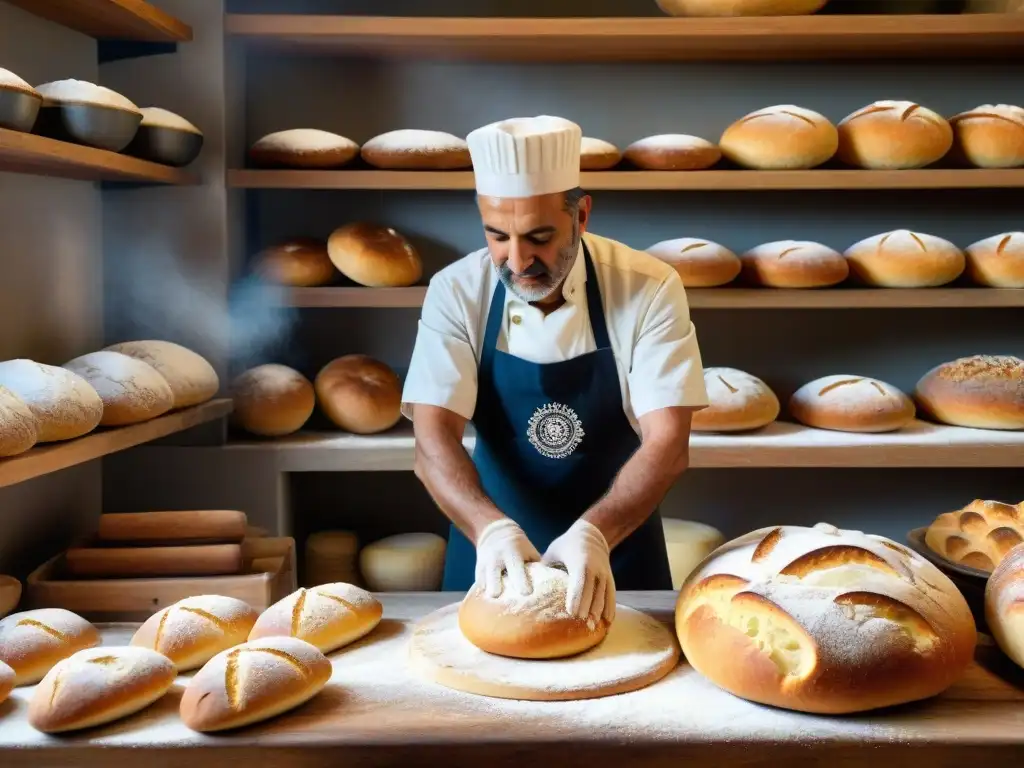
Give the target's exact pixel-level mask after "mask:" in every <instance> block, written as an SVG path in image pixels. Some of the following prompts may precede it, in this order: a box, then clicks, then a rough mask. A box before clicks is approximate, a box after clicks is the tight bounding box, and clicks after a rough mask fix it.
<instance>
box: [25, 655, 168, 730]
mask: <svg viewBox="0 0 1024 768" xmlns="http://www.w3.org/2000/svg"><path fill="white" fill-rule="evenodd" d="M176 677H177V671H176V670H175V669H174V664H172V663H171V660H170V659H168V658H167V657H166V656H164V655H163V654H160V653H157V652H156V651H151V650H149V649H148V648H132V647H102V648H88V649H86V650H83V651H78V652H77V653H75V654H74V655H72V656H70V657H68V658H66V659H63V660H61V661H59V662H57V664H56V665H55V666H54V667H53V668H52V669H51V670H50V671H49V672H47V673H46V677H44V678H43V679H42V681H41V682H40V683H39V685H38V686H37V687H36V689H35V691H34V692H33V694H32V699H31V701H30V702H29V705H28V722H29V724H30V725H31V726H32V727H33V728H35V729H36V730H37V731H42V732H43V733H64V732H66V731H77V730H81V729H83V728H93V727H95V726H97V725H103V724H104V723H110V722H113V721H114V720H120V719H121V718H123V717H127V716H128V715H133V714H135V713H136V712H139V711H141V710H143V709H145V708H146V707H148V706H149V705H150V704H152V703H153V702H154V701H156V700H157V699H159V698H160V697H161V696H163V695H164V694H165V693H167V691H168V690H169V689H170V687H171V686H172V685H173V684H174V680H175V678H176Z"/></svg>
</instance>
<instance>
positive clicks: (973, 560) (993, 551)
mask: <svg viewBox="0 0 1024 768" xmlns="http://www.w3.org/2000/svg"><path fill="white" fill-rule="evenodd" d="M1022 542H1024V503H1021V504H1018V505H1017V506H1013V505H1012V504H1004V503H1002V502H1001V501H988V500H982V499H975V500H974V501H972V502H971V503H970V504H968V505H967V506H965V507H963V508H962V509H958V510H956V511H955V512H944V513H942V514H941V515H939V516H938V517H936V518H935V519H934V520H933V521H932V523H931V525H929V526H928V529H927V531H925V535H924V543H925V544H927V545H928V548H929V549H931V550H932V551H933V552H936V553H938V554H939V555H941V556H942V557H944V558H946V559H947V560H949V561H950V562H953V563H957V564H959V565H965V566H967V567H968V568H977V569H978V570H979V571H986V572H989V573H991V572H992V570H993V569H995V567H996V566H997V565H999V563H1000V562H1001V561H1002V560H1003V558H1004V557H1006V555H1007V553H1008V552H1009V551H1010V550H1011V549H1013V548H1014V547H1016V546H1017V545H1018V544H1020V543H1022Z"/></svg>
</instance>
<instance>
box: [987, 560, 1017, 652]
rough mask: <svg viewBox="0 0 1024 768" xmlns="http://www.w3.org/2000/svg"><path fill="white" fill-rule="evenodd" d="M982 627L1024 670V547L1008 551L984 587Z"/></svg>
mask: <svg viewBox="0 0 1024 768" xmlns="http://www.w3.org/2000/svg"><path fill="white" fill-rule="evenodd" d="M985 623H986V624H988V628H989V631H990V632H991V633H992V637H993V638H994V639H995V641H996V644H997V645H998V646H999V647H1000V648H1001V649H1002V651H1003V653H1005V654H1006V655H1007V656H1009V657H1010V659H1011V660H1012V661H1013V662H1014V663H1015V664H1016V665H1017V666H1019V667H1024V544H1022V545H1019V546H1017V547H1014V548H1013V549H1011V550H1010V552H1009V553H1008V554H1007V555H1006V557H1004V558H1003V560H1002V562H1000V563H999V565H998V566H996V569H995V570H994V571H993V572H992V575H991V576H990V577H989V580H988V582H987V583H986V584H985Z"/></svg>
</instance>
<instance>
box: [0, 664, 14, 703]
mask: <svg viewBox="0 0 1024 768" xmlns="http://www.w3.org/2000/svg"><path fill="white" fill-rule="evenodd" d="M14 677H15V676H14V670H13V669H11V668H10V667H9V666H7V665H6V664H4V663H3V662H2V661H0V704H3V703H4V702H5V701H6V700H7V697H8V696H10V695H11V691H13V690H14Z"/></svg>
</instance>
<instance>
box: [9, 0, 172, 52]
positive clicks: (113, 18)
mask: <svg viewBox="0 0 1024 768" xmlns="http://www.w3.org/2000/svg"><path fill="white" fill-rule="evenodd" d="M7 2H9V3H10V4H11V5H16V6H18V7H19V8H23V9H25V10H26V11H28V12H29V13H32V14H35V15H36V16H40V17H42V18H44V19H47V20H49V21H53V22H56V23H57V24H62V25H63V26H65V27H68V28H69V29H74V30H77V31H79V32H82V33H83V34H86V35H89V36H90V37H95V38H96V39H97V40H135V41H140V42H153V43H180V42H187V41H190V40H192V27H190V26H189V25H188V24H185V23H183V22H181V21H179V20H178V19H176V18H174V17H173V16H171V15H170V14H168V13H165V12H164V11H161V10H160V9H159V8H156V7H155V6H152V5H150V4H149V3H146V2H143V0H7Z"/></svg>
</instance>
